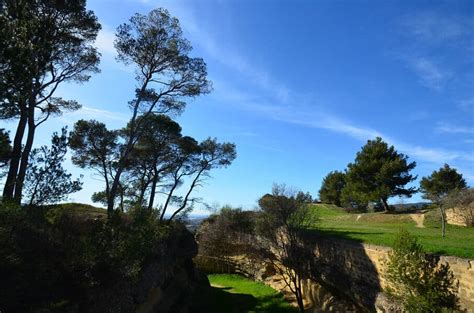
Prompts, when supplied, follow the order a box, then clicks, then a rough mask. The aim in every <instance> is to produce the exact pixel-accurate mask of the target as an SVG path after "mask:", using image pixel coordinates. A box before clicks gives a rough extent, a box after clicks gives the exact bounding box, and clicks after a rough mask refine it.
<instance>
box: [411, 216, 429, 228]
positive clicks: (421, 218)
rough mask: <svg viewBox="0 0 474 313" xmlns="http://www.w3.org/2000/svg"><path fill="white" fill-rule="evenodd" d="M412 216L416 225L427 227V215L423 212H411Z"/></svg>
mask: <svg viewBox="0 0 474 313" xmlns="http://www.w3.org/2000/svg"><path fill="white" fill-rule="evenodd" d="M410 217H411V219H412V220H414V221H415V223H416V227H419V228H425V225H424V222H425V215H424V214H423V213H419V214H410Z"/></svg>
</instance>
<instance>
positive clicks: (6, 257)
mask: <svg viewBox="0 0 474 313" xmlns="http://www.w3.org/2000/svg"><path fill="white" fill-rule="evenodd" d="M93 213H96V212H93ZM102 216H103V217H102V218H100V217H99V216H98V215H97V214H92V213H91V210H89V211H80V210H71V209H66V208H64V207H61V206H49V207H29V208H25V207H23V208H22V207H20V206H12V205H5V204H1V203H0V255H1V256H2V257H1V258H0V277H1V279H0V303H1V306H2V308H1V309H2V310H5V312H30V311H34V312H37V311H41V310H43V311H44V312H56V311H57V312H79V311H81V310H82V311H83V309H78V306H81V305H84V303H87V301H89V300H88V299H89V298H90V296H91V290H95V289H94V288H98V289H107V288H109V287H110V286H111V285H113V284H114V283H115V282H120V281H127V282H131V283H134V282H136V280H137V278H139V275H138V274H139V273H140V271H141V270H142V269H143V266H144V265H145V264H146V262H147V261H148V260H150V259H153V258H156V257H155V256H156V255H161V254H162V253H163V250H165V251H166V241H167V239H168V238H169V237H170V236H172V234H171V230H172V229H173V227H174V225H165V224H163V223H160V222H159V220H158V218H157V216H156V212H154V211H149V210H142V209H135V210H133V211H132V212H131V213H130V214H128V215H123V214H119V213H117V214H116V215H114V216H112V217H111V218H110V219H106V218H105V217H104V216H105V214H104V215H102ZM43 311H42V312H43Z"/></svg>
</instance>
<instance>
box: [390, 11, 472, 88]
mask: <svg viewBox="0 0 474 313" xmlns="http://www.w3.org/2000/svg"><path fill="white" fill-rule="evenodd" d="M398 25H399V34H400V38H403V39H404V41H403V42H402V43H401V44H400V45H399V46H397V48H396V49H397V50H399V51H400V50H401V51H404V52H402V53H401V54H402V55H403V56H402V60H403V61H404V62H406V63H407V64H408V66H409V68H410V69H411V70H412V71H413V72H414V73H415V74H416V75H417V76H418V78H419V82H420V84H422V85H423V86H425V87H427V88H430V89H432V90H435V91H440V90H442V89H443V88H444V87H445V86H446V85H447V83H448V82H450V80H451V78H454V77H455V75H459V73H460V71H462V70H461V68H459V66H456V65H455V64H456V61H455V60H453V59H451V57H452V51H456V52H457V55H458V58H459V57H460V55H465V57H466V58H470V59H471V61H474V58H473V57H472V52H470V53H469V49H472V47H473V46H474V20H472V18H470V17H469V15H462V14H457V15H448V14H445V13H444V12H438V11H421V12H417V13H415V14H409V15H405V16H403V17H401V18H400V20H399V24H398ZM446 49H450V50H449V51H451V54H446ZM466 61H467V59H466Z"/></svg>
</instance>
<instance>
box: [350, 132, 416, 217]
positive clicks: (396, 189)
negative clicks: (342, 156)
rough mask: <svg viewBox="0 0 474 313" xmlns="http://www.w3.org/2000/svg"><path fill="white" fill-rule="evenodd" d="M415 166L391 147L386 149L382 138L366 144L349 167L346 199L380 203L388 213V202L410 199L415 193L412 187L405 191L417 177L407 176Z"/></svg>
mask: <svg viewBox="0 0 474 313" xmlns="http://www.w3.org/2000/svg"><path fill="white" fill-rule="evenodd" d="M415 166H416V163H415V162H411V163H408V157H407V156H406V155H404V154H402V153H398V152H397V151H396V150H395V148H394V147H393V146H388V144H387V143H385V142H384V141H383V140H382V138H380V137H378V138H376V139H375V140H369V141H367V144H366V145H365V146H363V147H362V150H361V151H359V152H357V156H356V159H355V161H354V163H350V164H349V165H348V169H347V175H346V184H347V185H346V186H347V188H348V190H350V192H347V193H348V194H349V195H350V196H348V198H351V197H352V198H354V200H355V201H356V202H358V203H360V202H365V203H366V204H367V203H368V202H369V201H380V202H381V204H382V205H383V207H384V209H385V211H389V210H390V207H389V206H388V204H387V200H388V198H390V197H393V196H406V197H411V195H412V194H414V193H415V192H416V191H417V189H416V188H414V187H409V188H406V187H405V186H406V185H407V184H408V183H410V182H412V181H414V180H415V179H416V176H413V175H411V174H410V171H411V170H413V169H414V168H415Z"/></svg>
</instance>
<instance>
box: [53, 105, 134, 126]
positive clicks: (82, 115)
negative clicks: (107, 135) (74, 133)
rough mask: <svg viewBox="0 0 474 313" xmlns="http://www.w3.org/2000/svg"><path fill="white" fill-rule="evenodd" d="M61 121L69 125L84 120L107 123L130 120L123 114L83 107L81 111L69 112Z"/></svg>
mask: <svg viewBox="0 0 474 313" xmlns="http://www.w3.org/2000/svg"><path fill="white" fill-rule="evenodd" d="M60 119H61V120H62V121H63V122H64V123H67V124H71V123H74V122H76V121H77V120H79V119H84V120H91V119H94V120H103V121H105V122H113V121H119V122H126V121H127V120H128V118H127V116H126V115H125V114H122V113H117V112H112V111H108V110H101V109H96V108H93V107H88V106H82V108H81V109H79V110H77V111H73V112H68V113H65V114H63V115H62V116H61V117H60Z"/></svg>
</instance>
